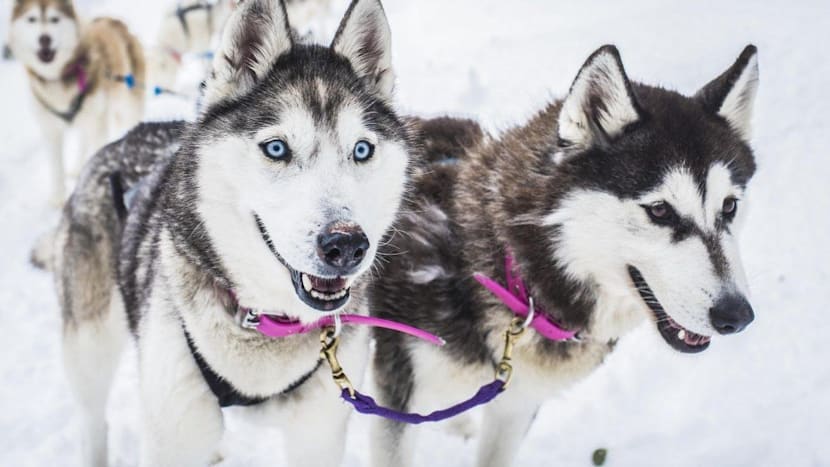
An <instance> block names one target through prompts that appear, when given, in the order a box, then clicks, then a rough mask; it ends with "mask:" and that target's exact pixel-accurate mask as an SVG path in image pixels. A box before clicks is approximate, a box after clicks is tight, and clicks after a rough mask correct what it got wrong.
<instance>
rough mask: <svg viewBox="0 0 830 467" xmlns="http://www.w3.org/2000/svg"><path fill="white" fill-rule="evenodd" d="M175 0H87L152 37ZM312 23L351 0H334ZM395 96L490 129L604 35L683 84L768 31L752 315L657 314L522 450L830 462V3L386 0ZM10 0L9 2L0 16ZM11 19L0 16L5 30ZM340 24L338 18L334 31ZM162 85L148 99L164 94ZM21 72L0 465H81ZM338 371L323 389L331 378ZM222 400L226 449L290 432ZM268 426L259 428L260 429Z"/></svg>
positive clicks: (272, 456)
mask: <svg viewBox="0 0 830 467" xmlns="http://www.w3.org/2000/svg"><path fill="white" fill-rule="evenodd" d="M9 3H11V2H6V4H5V7H6V8H8V7H9V6H8V4H9ZM173 3H174V0H151V1H122V0H104V1H95V0H86V1H82V2H81V3H80V5H81V7H80V8H81V11H83V12H85V13H87V14H89V15H92V14H109V15H113V16H117V17H120V18H122V19H124V20H125V21H127V22H128V23H129V24H130V26H131V27H132V28H133V29H134V30H135V31H136V32H138V33H139V35H140V36H141V37H142V39H144V40H146V41H149V40H151V39H152V37H153V34H154V27H155V25H156V24H157V23H158V18H159V16H160V14H161V13H160V8H161V7H162V6H163V5H164V4H173ZM333 3H334V4H335V7H334V10H335V11H333V12H332V14H331V18H328V19H326V20H325V21H323V22H322V24H321V26H320V29H321V30H322V31H324V32H327V33H328V34H331V33H332V32H333V30H334V28H335V26H336V22H337V19H338V18H339V15H340V14H341V13H342V11H343V10H344V9H345V7H346V3H347V2H346V0H335V1H333ZM385 6H386V9H387V12H388V16H389V20H390V22H391V25H392V31H393V41H394V54H395V56H394V62H395V66H396V70H397V73H398V87H397V92H398V102H399V104H400V107H401V108H402V109H404V110H405V111H406V112H409V113H413V114H420V115H435V114H440V113H447V112H448V113H451V114H454V115H468V116H473V117H476V118H479V119H481V120H482V121H483V122H484V123H485V124H486V125H487V126H488V128H490V129H492V130H494V131H498V130H500V129H504V128H506V127H507V126H509V125H511V124H514V123H519V122H521V121H522V120H523V119H524V118H526V117H527V116H529V115H530V114H531V113H533V112H534V111H535V110H536V109H539V108H540V107H541V106H542V105H543V102H545V101H546V100H547V99H549V98H550V97H551V96H556V95H561V94H562V93H563V92H565V91H566V90H567V88H568V86H569V84H570V81H571V80H572V78H573V76H574V74H575V73H576V70H577V69H578V67H579V65H580V64H581V63H582V61H583V60H584V59H585V57H587V55H588V54H589V53H590V52H591V51H593V50H594V49H595V48H596V47H597V46H599V45H601V44H603V43H608V42H613V43H616V44H617V45H618V46H619V47H620V50H621V52H622V55H623V60H624V63H625V64H626V67H627V70H628V72H629V75H630V76H631V77H632V78H634V79H638V80H642V81H645V82H649V83H658V84H663V85H665V86H670V87H673V88H676V89H678V90H680V91H682V92H685V93H692V92H694V91H695V90H696V89H697V88H698V87H700V86H701V85H703V84H704V83H706V82H707V81H708V80H709V79H711V78H713V77H714V76H716V75H717V74H719V73H720V72H721V71H722V70H724V69H725V68H726V67H727V66H728V65H729V64H731V63H732V61H733V60H734V59H735V57H736V56H737V54H738V53H739V52H740V51H741V49H742V47H743V46H744V45H745V44H746V43H749V42H752V43H755V44H756V45H758V47H759V49H760V62H761V86H760V91H759V96H758V105H757V107H756V119H755V123H756V125H755V128H756V131H755V137H754V146H755V148H756V154H757V157H758V162H759V167H760V170H759V171H758V174H757V176H756V177H755V179H754V180H753V182H752V184H751V188H750V194H749V196H748V198H749V202H748V203H747V205H748V206H751V208H750V209H751V213H750V215H749V217H748V219H747V223H746V226H745V230H744V232H743V235H742V239H743V254H744V258H745V265H746V269H747V271H748V275H749V278H750V283H751V287H752V289H753V292H754V295H753V305H754V307H755V310H756V315H757V318H756V321H755V323H754V324H753V325H752V326H751V327H750V328H749V329H748V330H747V331H746V332H744V333H743V334H741V335H738V336H734V337H730V338H725V339H715V340H714V342H713V343H712V346H711V348H710V349H709V350H708V351H707V352H705V353H703V354H701V355H691V356H690V355H681V354H678V353H675V352H672V351H671V350H669V348H668V347H667V346H666V345H665V344H664V343H663V342H662V341H661V339H660V338H659V337H658V336H657V334H656V332H654V330H653V326H652V325H646V326H644V327H642V328H640V329H638V330H637V331H636V332H634V333H633V334H631V335H629V336H628V337H626V338H625V339H623V340H622V342H621V343H620V345H619V347H618V350H617V351H616V352H615V353H614V354H613V355H612V356H611V358H609V359H608V361H607V363H606V364H605V365H604V366H603V367H602V368H601V369H600V370H599V371H597V372H596V373H595V374H594V375H593V376H592V377H591V378H589V379H588V380H587V381H585V382H584V383H583V384H581V385H579V386H578V387H575V388H574V389H573V390H571V391H570V392H569V393H568V394H566V395H565V396H564V397H562V398H561V399H559V400H556V401H551V402H550V403H548V404H547V405H546V406H545V407H544V408H543V410H542V412H541V413H540V414H539V417H538V419H537V421H536V423H535V424H534V426H533V428H532V429H531V430H530V432H529V434H528V437H527V440H526V442H525V444H524V445H523V446H522V448H521V450H520V451H519V452H518V453H517V455H518V464H517V465H554V464H556V465H563V466H571V465H572V466H586V465H590V462H591V461H590V459H591V453H592V451H593V450H594V449H596V448H600V447H603V448H607V449H608V461H607V465H610V466H642V465H661V466H665V465H682V466H698V465H718V466H721V465H725V466H733V465H753V466H759V465H770V466H773V465H774V466H785V465H786V466H813V465H830V442H828V437H830V420H828V418H830V364H828V353H827V344H826V339H827V336H828V335H830V326H828V325H827V322H828V319H830V318H828V310H827V309H825V308H824V307H825V306H828V305H830V303H828V302H830V300H828V298H830V293H828V292H827V290H828V286H827V281H828V279H830V277H828V272H830V266H828V265H830V246H828V243H822V242H828V241H830V240H828V239H830V216H828V214H830V188H828V179H830V157H828V150H827V146H826V143H825V142H826V139H827V138H826V135H827V134H830V123H828V121H829V120H828V117H827V105H828V103H830V91H828V90H827V86H828V76H830V60H828V52H827V49H826V47H827V45H826V42H827V37H828V36H827V31H828V30H830V3H828V2H827V1H826V0H817V1H813V2H755V1H740V2H739V1H730V2H717V1H701V2H666V1H663V0H640V1H637V2H601V1H582V2H541V1H533V0H523V1H504V0H502V1H497V0H452V1H448V0H419V1H417V2H415V1H407V0H388V1H387V2H386V5H385ZM5 16H6V13H5V12H4V14H3V15H2V16H0V18H2V17H5ZM6 30H7V29H6V25H3V26H2V27H0V33H2V34H3V36H4V35H5V31H6ZM328 37H330V36H327V38H328ZM171 107H175V106H170V105H169V102H165V101H151V103H150V109H149V113H150V114H152V115H155V116H158V115H164V114H166V113H170V112H171V110H170V108H171ZM30 108H31V103H30V101H29V98H28V92H27V88H26V81H25V77H24V73H23V71H22V69H21V67H20V65H19V64H18V63H0V219H1V220H2V223H3V225H2V228H0V257H2V258H3V263H2V266H0V345H2V347H0V404H2V405H0V466H28V465H32V466H40V465H50V466H53V465H75V464H76V462H77V461H76V453H77V441H76V439H77V432H76V430H75V425H74V418H73V417H74V414H75V409H74V407H73V405H72V402H71V400H70V397H69V394H68V392H67V386H66V383H65V382H64V378H63V375H62V370H61V363H60V362H61V357H60V319H59V311H58V309H57V304H56V300H55V297H54V292H53V289H52V282H51V277H49V275H48V274H46V273H43V272H40V271H36V270H34V269H33V268H32V267H31V266H30V265H29V263H28V256H29V249H30V247H31V245H32V244H33V242H34V240H35V238H36V236H37V235H39V234H40V233H42V232H43V231H45V230H46V229H47V228H48V227H49V226H50V225H52V224H53V223H54V222H55V221H56V219H57V212H56V210H54V209H52V208H50V207H49V206H48V203H47V196H48V186H49V185H48V166H47V153H46V150H45V147H44V144H43V141H42V138H41V136H40V134H39V132H38V128H37V126H36V124H35V122H34V119H33V118H32V112H31V110H30ZM134 361H135V355H134V353H130V354H128V355H127V356H126V357H125V359H124V365H123V368H122V371H121V372H120V373H119V376H118V379H117V383H116V388H115V391H114V393H113V396H112V398H111V401H110V408H109V415H110V418H111V429H110V441H111V444H112V451H111V459H112V460H113V461H114V463H115V465H122V466H129V465H135V464H136V462H135V458H136V454H137V442H138V438H137V430H136V428H137V423H138V410H139V408H138V400H137V397H136V394H135V392H134V388H135V383H136V370H135V364H134ZM335 392H336V391H335V390H334V387H332V397H335ZM255 429H256V428H255V427H251V426H247V425H242V424H240V423H238V422H237V421H236V420H234V419H233V418H231V420H230V422H229V433H228V440H227V443H226V444H227V446H226V449H225V454H226V459H227V460H226V461H225V462H223V463H222V464H221V465H224V466H243V465H281V463H282V459H281V457H280V454H279V450H280V441H279V439H278V437H277V436H275V435H274V433H272V432H269V431H256V432H254V431H253V430H255ZM367 429H368V421H367V420H366V418H364V417H361V416H355V417H353V418H352V423H351V425H350V432H349V445H348V446H349V447H348V452H347V456H346V462H345V464H346V465H348V466H358V465H364V464H366V463H367V462H368V455H367V452H368V443H369V441H368V436H367ZM263 439H266V440H268V443H257V441H258V440H263ZM420 446H421V449H420V450H419V452H418V456H419V458H418V464H419V465H435V466H439V465H440V466H465V465H471V464H472V462H473V458H474V453H475V448H474V444H473V443H471V442H465V441H463V440H462V439H460V438H459V439H456V438H454V437H450V436H447V435H446V434H445V433H444V432H443V431H442V430H440V429H437V428H429V429H427V430H426V431H425V433H424V435H423V436H422V437H421V439H420Z"/></svg>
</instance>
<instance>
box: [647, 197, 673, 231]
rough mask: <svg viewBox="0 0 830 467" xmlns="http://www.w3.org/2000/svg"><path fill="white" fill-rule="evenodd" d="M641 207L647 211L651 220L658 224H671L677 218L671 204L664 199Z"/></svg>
mask: <svg viewBox="0 0 830 467" xmlns="http://www.w3.org/2000/svg"><path fill="white" fill-rule="evenodd" d="M642 206H643V208H644V209H645V210H646V212H647V213H648V217H649V218H650V219H651V221H652V222H654V223H655V224H658V225H672V224H674V223H675V221H676V220H677V215H676V214H675V213H674V209H672V207H671V205H670V204H669V203H667V202H665V201H658V202H656V203H653V204H644V205H642Z"/></svg>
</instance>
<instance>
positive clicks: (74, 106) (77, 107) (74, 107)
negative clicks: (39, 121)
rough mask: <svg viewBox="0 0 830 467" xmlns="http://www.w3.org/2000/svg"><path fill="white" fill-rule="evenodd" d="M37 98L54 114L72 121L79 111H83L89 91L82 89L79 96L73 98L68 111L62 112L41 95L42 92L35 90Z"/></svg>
mask: <svg viewBox="0 0 830 467" xmlns="http://www.w3.org/2000/svg"><path fill="white" fill-rule="evenodd" d="M34 95H35V98H36V99H37V100H38V102H40V105H42V106H43V107H44V108H45V109H46V110H47V111H49V113H51V114H53V115H54V116H56V117H58V118H60V119H61V120H63V121H64V122H66V123H72V121H73V120H75V117H77V116H78V113H79V112H80V111H81V107H83V106H84V99H86V95H87V91H86V90H84V91H81V92H80V93H79V94H78V95H77V96H75V97H74V98H73V99H72V102H70V103H69V110H67V111H66V112H61V111H60V110H57V109H55V108H54V107H52V106H51V105H49V103H48V102H46V100H45V99H43V98H42V97H40V94H38V93H37V92H34Z"/></svg>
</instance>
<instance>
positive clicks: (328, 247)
mask: <svg viewBox="0 0 830 467" xmlns="http://www.w3.org/2000/svg"><path fill="white" fill-rule="evenodd" d="M368 250H369V239H368V238H367V237H366V234H365V233H363V229H361V228H360V226H359V225H357V224H355V223H353V222H343V221H335V222H332V223H331V224H329V225H327V226H326V227H325V228H323V231H322V232H321V233H320V234H319V235H318V236H317V254H318V255H319V256H320V258H321V259H322V260H323V261H324V262H325V263H326V264H328V265H329V266H333V267H335V268H337V269H338V270H339V271H340V272H342V273H344V274H348V273H350V272H351V271H352V270H353V269H354V268H356V267H357V265H359V264H360V263H361V262H362V261H363V258H364V257H365V256H366V252H367V251H368Z"/></svg>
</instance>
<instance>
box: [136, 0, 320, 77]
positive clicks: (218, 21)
mask: <svg viewBox="0 0 830 467" xmlns="http://www.w3.org/2000/svg"><path fill="white" fill-rule="evenodd" d="M235 4H236V1H235V0H189V1H177V2H176V5H175V8H171V9H170V10H169V11H167V12H165V14H164V17H163V18H162V20H161V25H160V27H159V31H158V34H157V39H156V47H155V49H154V50H153V56H152V60H151V70H150V75H151V77H152V81H153V84H154V85H158V86H161V87H163V88H166V89H173V88H175V87H176V82H177V78H178V74H179V70H180V68H181V66H182V63H183V61H184V59H185V57H186V56H188V55H193V56H196V57H197V58H201V59H203V60H205V63H210V62H209V59H210V56H211V55H212V52H213V49H214V47H215V43H214V42H215V40H216V37H217V36H219V35H220V33H221V31H222V26H223V25H224V24H225V21H226V20H227V18H228V15H230V13H231V11H232V10H233V8H234V6H235ZM285 6H286V10H287V11H288V18H289V19H290V20H291V25H292V27H293V28H296V29H295V30H294V31H295V33H297V35H296V36H295V40H296V38H297V37H299V35H300V34H299V33H298V32H297V31H298V30H304V29H305V28H306V27H307V25H309V24H310V23H312V22H313V20H314V19H315V18H318V17H319V16H322V15H323V14H324V13H326V12H327V11H328V10H329V9H330V1H329V0H287V1H286V2H285Z"/></svg>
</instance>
